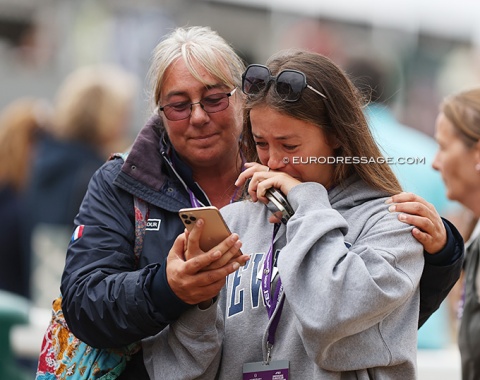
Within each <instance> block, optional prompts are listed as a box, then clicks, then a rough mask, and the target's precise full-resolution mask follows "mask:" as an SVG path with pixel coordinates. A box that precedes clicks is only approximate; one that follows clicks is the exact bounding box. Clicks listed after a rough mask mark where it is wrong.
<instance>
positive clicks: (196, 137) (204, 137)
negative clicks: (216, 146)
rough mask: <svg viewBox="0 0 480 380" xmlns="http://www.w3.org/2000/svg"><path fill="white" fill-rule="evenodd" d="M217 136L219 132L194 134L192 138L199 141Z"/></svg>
mask: <svg viewBox="0 0 480 380" xmlns="http://www.w3.org/2000/svg"><path fill="white" fill-rule="evenodd" d="M215 136H218V133H211V134H209V135H202V136H193V137H190V139H191V140H197V141H207V140H209V139H211V138H212V137H215Z"/></svg>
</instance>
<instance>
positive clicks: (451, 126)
mask: <svg viewBox="0 0 480 380" xmlns="http://www.w3.org/2000/svg"><path fill="white" fill-rule="evenodd" d="M435 138H436V140H437V141H438V145H439V150H438V153H437V155H436V157H435V160H434V162H433V167H434V168H435V169H436V170H438V171H439V172H440V173H441V174H442V178H443V181H444V182H445V185H446V187H447V196H448V198H450V199H452V200H456V201H458V202H460V203H461V204H463V205H464V206H465V207H467V208H468V209H470V210H471V211H472V212H473V213H474V215H475V216H476V217H477V218H478V217H479V216H480V87H476V88H472V89H469V90H465V91H462V92H459V93H457V94H454V95H452V96H449V97H447V98H446V99H445V100H444V101H443V102H442V104H441V106H440V112H439V114H438V117H437V120H436V132H435ZM479 257H480V238H478V237H477V238H474V240H473V241H472V242H471V244H470V245H469V247H468V248H467V254H466V265H465V303H464V308H463V316H462V320H461V324H460V332H459V339H458V343H459V346H460V353H461V358H462V378H463V379H464V380H470V379H471V380H473V379H479V378H480V304H479V301H478V300H479V292H478V264H479Z"/></svg>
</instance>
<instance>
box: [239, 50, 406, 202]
mask: <svg viewBox="0 0 480 380" xmlns="http://www.w3.org/2000/svg"><path fill="white" fill-rule="evenodd" d="M267 66H268V67H269V69H270V71H271V72H272V75H276V74H277V73H279V72H280V71H282V70H285V69H292V70H298V71H301V72H303V73H304V74H305V75H306V77H307V83H308V84H309V85H310V86H312V87H314V88H316V89H317V90H319V91H321V92H322V93H323V94H325V96H326V97H327V99H324V98H322V97H321V96H320V95H318V94H316V93H315V92H314V91H309V90H308V89H305V90H304V91H303V93H302V95H301V98H300V99H299V100H298V101H296V102H293V103H292V102H285V101H283V100H282V99H281V98H280V97H279V96H278V95H276V92H275V91H272V87H271V86H270V88H268V89H267V90H266V91H264V92H263V93H261V94H258V95H255V96H248V97H247V99H246V100H245V109H244V112H245V114H244V127H243V133H242V145H243V148H244V149H245V157H246V159H247V160H248V161H258V156H257V152H256V148H255V142H254V140H253V135H252V128H251V122H250V117H249V115H250V111H251V109H252V108H255V107H259V106H268V107H270V108H272V109H274V110H276V111H277V112H280V113H282V114H285V115H287V116H290V117H294V118H296V119H299V120H303V121H306V122H308V123H312V124H314V125H317V126H318V127H319V128H321V129H322V131H323V132H324V133H325V135H326V136H327V138H328V141H330V142H336V143H337V142H338V145H339V147H338V148H337V149H336V150H335V155H336V156H337V157H367V158H369V159H370V158H375V160H371V162H370V163H368V164H355V165H354V164H350V163H341V162H340V163H337V164H335V165H336V166H335V169H334V174H333V178H332V183H333V184H334V185H341V184H342V183H343V182H344V181H345V179H346V178H347V177H349V176H351V175H353V174H354V173H357V174H358V175H359V176H360V178H362V179H363V180H364V181H365V182H367V183H368V184H369V185H371V186H372V187H373V188H375V189H379V190H383V191H385V192H386V193H388V194H390V195H393V194H396V193H398V192H400V191H401V190H402V189H401V186H400V184H399V182H398V180H397V178H396V177H395V174H394V173H393V171H392V170H391V168H390V166H389V165H388V163H382V162H380V161H381V160H376V158H377V157H381V156H382V154H381V152H380V149H379V148H378V146H377V144H376V142H375V140H374V138H373V136H372V134H371V132H370V129H369V127H368V124H367V121H366V119H365V116H364V113H363V108H362V101H361V96H360V94H359V93H358V90H357V89H356V88H355V86H354V85H353V83H352V82H351V81H350V80H349V79H348V77H347V75H346V74H345V73H344V72H343V71H342V69H340V68H339V67H338V66H337V65H336V64H335V63H333V62H332V61H331V60H330V59H329V58H327V57H325V56H323V55H320V54H317V53H312V52H308V51H303V50H282V51H280V52H278V53H277V54H275V55H273V56H272V57H271V58H270V59H269V60H268V62H267ZM373 161H374V162H373Z"/></svg>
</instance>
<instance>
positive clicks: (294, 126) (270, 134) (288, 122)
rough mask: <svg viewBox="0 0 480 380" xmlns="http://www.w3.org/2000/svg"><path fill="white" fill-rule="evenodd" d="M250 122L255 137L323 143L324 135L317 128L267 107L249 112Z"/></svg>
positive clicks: (256, 108)
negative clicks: (320, 141) (297, 139)
mask: <svg viewBox="0 0 480 380" xmlns="http://www.w3.org/2000/svg"><path fill="white" fill-rule="evenodd" d="M250 122H251V128H252V133H253V135H254V136H256V137H262V138H274V139H287V138H299V139H312V140H314V141H318V140H322V141H325V133H324V132H323V130H322V129H321V128H320V127H319V126H317V125H314V124H312V123H309V122H307V121H304V120H300V119H296V118H294V117H292V116H289V115H285V114H283V113H281V112H278V111H276V110H274V109H272V108H270V107H268V106H260V107H254V108H253V109H252V110H251V111H250Z"/></svg>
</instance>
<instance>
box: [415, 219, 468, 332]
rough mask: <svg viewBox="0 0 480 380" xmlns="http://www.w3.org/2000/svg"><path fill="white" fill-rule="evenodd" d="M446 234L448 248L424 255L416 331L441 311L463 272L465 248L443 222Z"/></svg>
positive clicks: (452, 226)
mask: <svg viewBox="0 0 480 380" xmlns="http://www.w3.org/2000/svg"><path fill="white" fill-rule="evenodd" d="M442 220H443V224H444V225H445V229H446V231H447V244H446V245H445V247H444V248H443V249H442V250H441V251H440V252H438V253H436V254H435V255H431V254H429V253H427V252H425V253H424V255H425V267H424V269H423V273H422V278H421V279H420V315H419V319H418V327H419V328H420V327H421V326H422V325H423V324H424V323H425V322H426V321H427V319H428V318H429V317H430V316H431V315H432V314H433V313H434V312H435V311H436V310H437V309H438V308H439V307H440V305H441V303H442V302H443V300H444V299H445V298H446V297H447V295H448V293H449V292H450V290H451V289H452V288H453V286H454V285H455V283H456V282H457V281H458V279H459V277H460V273H461V271H462V266H463V260H464V256H465V255H464V252H465V245H464V241H463V238H462V236H461V235H460V232H458V230H457V229H456V227H455V226H454V225H453V224H452V223H451V222H449V221H448V220H446V219H444V218H442Z"/></svg>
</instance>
